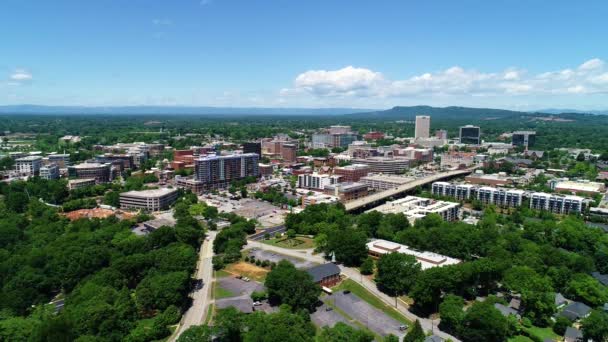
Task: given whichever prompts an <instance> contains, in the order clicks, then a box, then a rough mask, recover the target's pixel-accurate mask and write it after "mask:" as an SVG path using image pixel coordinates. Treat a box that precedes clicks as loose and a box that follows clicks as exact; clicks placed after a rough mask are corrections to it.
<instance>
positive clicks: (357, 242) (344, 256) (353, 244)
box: [326, 228, 367, 266]
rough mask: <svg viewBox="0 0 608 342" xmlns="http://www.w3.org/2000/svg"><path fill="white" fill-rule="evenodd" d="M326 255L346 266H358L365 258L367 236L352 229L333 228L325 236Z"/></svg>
mask: <svg viewBox="0 0 608 342" xmlns="http://www.w3.org/2000/svg"><path fill="white" fill-rule="evenodd" d="M326 252H329V253H327V254H331V252H333V253H334V255H335V256H336V260H338V261H340V262H343V263H344V264H345V265H346V266H359V265H360V264H361V262H362V261H363V259H364V258H365V257H366V256H367V235H366V234H365V233H364V232H362V231H360V230H357V229H354V228H335V229H333V230H332V231H331V232H330V233H328V234H327V251H326Z"/></svg>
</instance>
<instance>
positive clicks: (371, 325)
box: [322, 291, 405, 339]
mask: <svg viewBox="0 0 608 342" xmlns="http://www.w3.org/2000/svg"><path fill="white" fill-rule="evenodd" d="M322 301H323V302H324V303H331V304H332V305H333V306H336V307H338V308H339V309H340V310H342V311H343V312H344V313H345V314H346V315H348V316H350V317H352V318H353V319H355V320H357V321H358V322H359V323H361V324H362V325H364V326H366V327H367V328H368V329H369V330H371V331H373V332H375V333H376V334H378V335H382V336H386V335H388V334H393V335H395V336H398V337H399V339H401V338H402V337H403V336H405V332H403V331H400V330H399V326H401V325H402V323H401V322H399V321H397V320H395V319H394V318H392V317H390V316H388V315H386V314H385V313H384V312H382V311H380V310H378V309H376V308H375V307H373V306H371V305H370V304H368V303H367V302H365V301H364V300H362V299H361V298H359V297H357V296H356V295H354V294H352V293H348V294H344V293H343V292H342V291H339V292H335V293H334V294H333V295H331V296H325V297H323V298H322ZM334 324H335V323H334Z"/></svg>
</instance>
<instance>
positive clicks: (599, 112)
mask: <svg viewBox="0 0 608 342" xmlns="http://www.w3.org/2000/svg"><path fill="white" fill-rule="evenodd" d="M539 112H543V113H549V114H562V113H572V114H596V115H608V110H579V109H556V108H548V109H541V110H539Z"/></svg>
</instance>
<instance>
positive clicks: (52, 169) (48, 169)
mask: <svg viewBox="0 0 608 342" xmlns="http://www.w3.org/2000/svg"><path fill="white" fill-rule="evenodd" d="M40 178H42V179H49V180H50V179H59V166H58V165H57V164H48V165H45V166H42V167H41V168H40Z"/></svg>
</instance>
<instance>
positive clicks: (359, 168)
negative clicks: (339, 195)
mask: <svg viewBox="0 0 608 342" xmlns="http://www.w3.org/2000/svg"><path fill="white" fill-rule="evenodd" d="M370 172H371V168H370V167H369V165H367V164H351V165H347V166H338V167H335V168H334V174H335V175H338V176H342V181H344V182H358V181H359V180H360V179H361V177H365V176H367V175H368V174H369V173H370Z"/></svg>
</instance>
